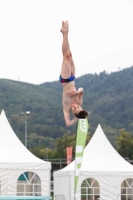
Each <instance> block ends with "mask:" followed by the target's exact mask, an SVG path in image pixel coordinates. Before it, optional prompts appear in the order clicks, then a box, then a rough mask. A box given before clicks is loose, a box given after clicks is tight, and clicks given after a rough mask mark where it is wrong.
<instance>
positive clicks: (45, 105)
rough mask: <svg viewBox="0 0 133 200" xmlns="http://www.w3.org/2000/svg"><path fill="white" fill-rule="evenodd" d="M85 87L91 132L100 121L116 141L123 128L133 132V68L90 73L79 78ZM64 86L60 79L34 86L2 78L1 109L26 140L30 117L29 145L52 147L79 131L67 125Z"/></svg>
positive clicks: (80, 83) (108, 134)
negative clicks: (25, 120) (56, 141)
mask: <svg viewBox="0 0 133 200" xmlns="http://www.w3.org/2000/svg"><path fill="white" fill-rule="evenodd" d="M76 87H83V88H84V99H83V107H84V109H86V110H89V112H90V115H89V116H88V120H89V126H90V127H89V132H90V133H91V135H92V134H93V133H94V131H95V129H96V127H97V126H98V124H99V123H100V124H101V126H102V128H103V130H104V132H105V133H106V135H107V137H108V138H109V140H110V141H111V142H112V143H114V141H115V138H116V136H117V135H118V132H119V130H120V129H122V128H124V129H125V130H126V131H129V132H130V133H131V134H132V135H133V67H130V68H127V69H124V70H122V71H119V72H114V73H111V74H107V73H106V72H105V71H104V72H101V73H100V74H99V75H98V74H86V75H84V76H81V77H79V78H77V79H76ZM61 95H62V86H61V84H60V83H59V82H58V81H54V82H46V83H45V82H44V83H43V84H40V85H34V84H29V83H24V82H19V81H12V80H7V79H0V111H2V109H4V111H5V113H6V116H7V118H8V120H9V122H10V124H11V126H12V128H13V129H14V131H15V133H16V134H17V135H18V137H19V138H20V139H21V141H22V142H24V132H25V124H24V123H25V122H24V116H23V115H21V113H22V112H26V111H30V112H31V114H30V116H28V118H27V121H28V147H34V146H36V145H39V144H42V145H45V146H47V147H49V148H52V147H53V145H54V141H55V139H56V138H58V137H61V136H63V135H64V134H67V135H73V134H75V133H76V129H77V124H76V125H73V126H72V127H66V126H65V123H64V118H63V113H62V105H61V101H62V99H61Z"/></svg>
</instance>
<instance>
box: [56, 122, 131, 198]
mask: <svg viewBox="0 0 133 200" xmlns="http://www.w3.org/2000/svg"><path fill="white" fill-rule="evenodd" d="M74 170H75V161H73V162H72V163H71V164H69V165H68V166H67V167H65V168H63V169H62V170H59V171H56V172H54V195H55V200H56V197H59V196H60V197H61V196H62V195H63V196H64V199H65V200H73V199H74ZM88 178H92V179H95V180H96V181H97V182H98V183H99V186H100V199H101V200H116V199H120V194H121V184H122V182H123V181H124V180H125V179H127V178H133V166H132V165H131V164H130V163H128V162H127V161H126V160H125V159H124V158H122V157H121V156H120V155H119V154H118V153H117V151H116V150H115V149H114V148H113V146H112V145H111V144H110V142H109V141H108V139H107V138H106V136H105V134H104V133H103V130H102V128H101V126H100V125H98V127H97V129H96V131H95V134H94V135H93V137H92V139H91V141H90V142H89V144H88V145H87V146H86V148H85V150H84V155H83V160H82V165H81V170H80V176H79V183H78V189H77V195H76V197H77V198H76V199H77V200H80V199H81V184H82V182H83V181H84V180H86V179H88ZM60 199H61V198H60ZM62 199H63V198H62Z"/></svg>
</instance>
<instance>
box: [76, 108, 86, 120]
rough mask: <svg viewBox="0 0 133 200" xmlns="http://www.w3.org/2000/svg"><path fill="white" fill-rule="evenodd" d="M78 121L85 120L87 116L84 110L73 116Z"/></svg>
mask: <svg viewBox="0 0 133 200" xmlns="http://www.w3.org/2000/svg"><path fill="white" fill-rule="evenodd" d="M74 115H75V116H76V117H77V118H78V119H85V118H86V117H87V115H88V112H87V111H86V110H81V111H80V112H79V113H78V114H74Z"/></svg>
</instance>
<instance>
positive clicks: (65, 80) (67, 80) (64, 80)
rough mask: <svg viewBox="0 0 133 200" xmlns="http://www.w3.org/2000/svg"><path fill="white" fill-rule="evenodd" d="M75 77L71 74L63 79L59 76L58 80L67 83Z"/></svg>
mask: <svg viewBox="0 0 133 200" xmlns="http://www.w3.org/2000/svg"><path fill="white" fill-rule="evenodd" d="M74 79H75V76H74V75H73V74H71V76H70V78H67V79H64V78H62V77H61V76H60V77H59V80H60V82H61V83H68V82H71V81H73V80H74Z"/></svg>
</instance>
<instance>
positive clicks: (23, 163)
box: [0, 111, 51, 196]
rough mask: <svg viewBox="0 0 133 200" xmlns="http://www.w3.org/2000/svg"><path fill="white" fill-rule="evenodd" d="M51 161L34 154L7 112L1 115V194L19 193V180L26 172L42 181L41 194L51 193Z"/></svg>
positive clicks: (11, 194)
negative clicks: (7, 115) (12, 123)
mask: <svg viewBox="0 0 133 200" xmlns="http://www.w3.org/2000/svg"><path fill="white" fill-rule="evenodd" d="M50 171H51V163H50V162H45V161H43V160H41V159H39V158H37V157H36V156H34V155H33V154H32V153H31V152H30V151H29V150H28V149H27V148H26V147H25V146H24V145H23V144H22V143H21V141H20V140H19V139H18V137H17V136H16V134H15V133H14V131H13V130H12V128H11V126H10V124H9V122H8V120H7V118H6V115H5V112H4V111H2V113H1V115H0V186H1V187H0V189H1V191H0V194H1V196H15V195H17V181H18V178H19V176H20V175H21V174H23V173H24V172H33V173H35V174H37V175H38V177H39V178H40V181H41V196H49V195H50Z"/></svg>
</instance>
